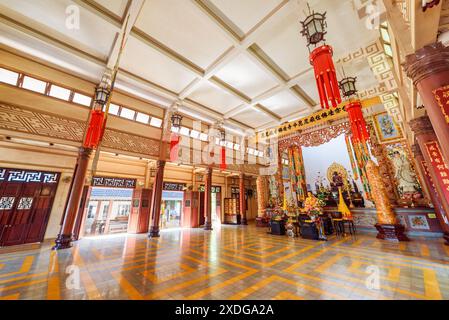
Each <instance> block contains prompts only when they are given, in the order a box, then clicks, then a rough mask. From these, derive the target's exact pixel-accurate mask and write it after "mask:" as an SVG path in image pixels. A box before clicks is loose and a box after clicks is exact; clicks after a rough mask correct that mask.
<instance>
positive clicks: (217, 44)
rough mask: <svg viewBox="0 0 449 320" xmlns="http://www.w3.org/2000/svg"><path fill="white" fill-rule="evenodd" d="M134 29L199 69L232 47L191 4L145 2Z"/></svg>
mask: <svg viewBox="0 0 449 320" xmlns="http://www.w3.org/2000/svg"><path fill="white" fill-rule="evenodd" d="M136 27H137V28H139V29H140V30H142V31H143V32H145V33H147V34H148V35H150V36H151V37H153V38H155V39H156V40H158V41H159V42H161V43H163V44H164V45H166V46H167V47H169V48H170V49H172V50H174V51H175V52H177V53H179V54H181V55H183V56H184V57H186V58H187V59H188V60H190V61H191V62H193V63H195V64H196V65H198V66H200V67H201V68H203V69H206V68H207V67H208V66H209V65H211V64H212V63H213V62H214V61H215V60H216V59H218V58H219V57H220V56H221V55H222V54H223V53H224V52H225V51H226V50H227V49H228V48H230V47H231V45H232V43H231V42H230V41H229V40H228V39H227V38H226V36H225V35H224V32H223V31H221V30H220V29H219V27H218V26H217V25H216V24H215V23H213V22H212V21H211V20H210V19H209V18H208V17H207V16H206V15H205V14H204V13H203V12H202V11H201V10H200V9H199V8H198V7H197V6H196V5H195V4H193V3H192V2H191V1H180V0H151V1H146V2H145V5H144V7H143V9H142V11H141V13H140V16H139V18H138V19H137V23H136Z"/></svg>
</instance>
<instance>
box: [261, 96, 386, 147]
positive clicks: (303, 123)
mask: <svg viewBox="0 0 449 320" xmlns="http://www.w3.org/2000/svg"><path fill="white" fill-rule="evenodd" d="M361 102H362V108H369V107H372V106H374V105H378V104H382V101H381V100H380V98H379V96H376V97H373V98H369V99H365V100H362V101H361ZM347 103H348V102H347V101H345V102H342V103H340V104H339V105H338V106H337V107H335V108H330V109H323V110H320V111H317V112H314V113H312V114H311V115H309V116H306V117H303V118H301V119H298V120H295V121H291V122H287V123H284V124H282V125H280V126H278V127H277V128H273V129H268V130H265V131H264V132H262V133H261V138H263V139H266V138H273V137H276V136H278V137H281V136H285V135H288V134H291V133H294V132H296V131H300V130H304V129H306V128H309V127H312V126H316V125H320V124H323V123H326V122H329V121H335V120H338V119H341V118H344V117H346V116H347V113H346V112H345V111H346V104H347Z"/></svg>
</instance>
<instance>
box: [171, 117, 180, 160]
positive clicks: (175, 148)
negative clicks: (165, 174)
mask: <svg viewBox="0 0 449 320" xmlns="http://www.w3.org/2000/svg"><path fill="white" fill-rule="evenodd" d="M181 121H182V115H180V114H179V113H177V112H173V114H172V116H171V134H170V161H171V162H175V161H177V160H178V154H179V142H180V136H179V134H178V132H179V130H180V129H181Z"/></svg>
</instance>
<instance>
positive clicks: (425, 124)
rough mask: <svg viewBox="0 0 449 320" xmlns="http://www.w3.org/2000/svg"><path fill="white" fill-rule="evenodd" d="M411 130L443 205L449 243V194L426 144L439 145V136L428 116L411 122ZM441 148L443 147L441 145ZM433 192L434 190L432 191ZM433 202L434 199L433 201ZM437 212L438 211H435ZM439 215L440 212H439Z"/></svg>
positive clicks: (443, 216) (444, 226) (446, 237)
mask: <svg viewBox="0 0 449 320" xmlns="http://www.w3.org/2000/svg"><path fill="white" fill-rule="evenodd" d="M409 124H410V128H411V129H412V130H413V132H414V133H415V139H416V141H417V143H418V145H419V148H420V150H421V153H422V156H423V159H424V161H425V165H426V167H425V168H423V169H427V172H428V173H429V176H430V179H431V181H432V182H433V183H432V186H433V188H434V189H435V190H436V193H437V195H438V198H439V200H440V201H439V202H440V203H441V207H442V208H443V212H442V213H444V214H442V216H441V219H442V221H443V222H444V225H443V226H442V227H443V230H444V231H445V236H444V238H445V239H446V242H447V243H449V233H448V232H446V229H448V230H449V223H448V222H449V197H448V196H447V193H446V192H445V190H444V189H443V188H444V186H443V185H442V183H441V177H439V176H438V175H439V173H438V172H437V171H436V170H435V168H434V166H433V165H432V160H433V159H432V157H431V156H430V155H429V152H428V151H427V148H426V144H427V143H430V142H435V143H438V141H437V136H436V134H435V132H434V131H433V127H432V124H431V123H430V119H429V117H427V116H423V117H419V118H416V119H413V120H412V121H410V122H409ZM440 146H441V145H440ZM448 163H449V162H448V161H445V163H444V164H443V165H446V167H447V166H448ZM430 191H432V189H430ZM432 200H433V199H432ZM434 206H435V208H436V207H437V203H435V202H434ZM435 211H436V212H437V210H436V209H435ZM437 213H438V212H437Z"/></svg>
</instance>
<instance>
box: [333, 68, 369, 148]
mask: <svg viewBox="0 0 449 320" xmlns="http://www.w3.org/2000/svg"><path fill="white" fill-rule="evenodd" d="M356 81H357V77H345V78H344V79H343V80H341V81H340V82H339V86H340V89H341V92H342V94H343V96H344V97H345V98H347V99H348V100H349V104H348V105H347V106H346V111H347V112H348V115H349V123H350V124H351V131H352V141H353V142H354V143H357V142H362V143H365V142H366V141H368V140H369V138H370V136H369V132H368V129H367V127H366V121H365V118H364V117H363V111H362V103H361V102H360V100H358V99H357V88H356V86H355V83H356ZM354 97H355V98H356V99H355V100H352V101H351V99H353V98H354Z"/></svg>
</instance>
